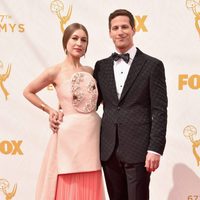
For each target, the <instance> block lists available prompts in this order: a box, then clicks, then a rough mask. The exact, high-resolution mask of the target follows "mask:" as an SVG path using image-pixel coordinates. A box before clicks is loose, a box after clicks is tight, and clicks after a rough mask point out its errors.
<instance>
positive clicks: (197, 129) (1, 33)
mask: <svg viewBox="0 0 200 200" xmlns="http://www.w3.org/2000/svg"><path fill="white" fill-rule="evenodd" d="M119 8H125V9H128V10H129V11H131V12H132V13H133V14H134V16H135V20H136V34H135V36H134V44H135V46H137V47H139V48H140V49H141V50H142V51H143V52H146V53H148V54H150V55H152V56H154V57H157V58H159V59H161V60H162V61H163V62H164V65H165V71H166V79H167V90H168V98H169V107H168V127H167V144H166V148H165V152H164V155H163V156H162V159H161V164H160V168H159V169H158V170H157V171H156V172H154V173H152V176H151V185H150V196H151V200H200V105H199V102H200V0H176V1H171V0H164V1H160V0H140V1H137V0H123V1H119V0H99V1H96V2H95V1H92V0H84V1H82V0H43V1H27V0H1V1H0V200H4V199H5V200H6V199H7V200H27V199H28V200H34V192H35V185H36V181H37V176H38V172H39V169H40V165H41V161H42V157H43V154H44V151H45V148H46V145H47V142H48V139H49V137H50V135H51V134H52V133H51V130H50V128H49V121H48V115H47V114H46V113H44V112H42V111H41V110H39V109H37V108H36V107H34V106H33V105H31V104H30V103H29V102H28V101H27V100H25V98H24V97H23V94H22V93H23V89H24V88H25V86H26V85H27V84H28V83H29V82H30V81H31V80H32V79H33V78H35V77H36V76H37V75H38V74H40V73H41V72H42V71H43V70H44V69H45V68H47V67H49V66H52V65H54V64H56V63H58V62H60V61H62V60H63V59H64V57H65V54H64V51H63V49H62V32H63V30H64V29H65V27H66V26H67V25H69V24H71V23H73V22H79V23H82V24H84V25H85V26H86V27H87V29H88V32H89V47H88V52H87V54H86V56H85V57H84V58H82V63H83V64H87V65H90V66H94V64H95V62H96V61H97V60H99V59H102V58H104V57H107V56H109V55H110V54H111V53H112V52H113V51H114V46H113V43H112V41H111V40H110V38H109V31H108V16H109V14H110V13H111V12H113V11H114V10H115V9H119ZM39 95H40V97H41V98H43V99H44V100H45V101H47V102H48V103H49V104H50V105H52V106H55V107H57V104H58V102H57V99H56V94H55V91H54V88H53V87H52V86H51V85H49V86H48V87H47V88H45V89H44V90H43V91H41V92H40V93H39ZM98 112H99V114H100V115H101V114H102V108H100V109H99V111H98ZM107 199H108V197H107Z"/></svg>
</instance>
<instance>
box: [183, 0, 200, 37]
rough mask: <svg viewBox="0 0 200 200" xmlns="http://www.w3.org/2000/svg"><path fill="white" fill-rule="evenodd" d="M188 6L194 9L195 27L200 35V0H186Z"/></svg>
mask: <svg viewBox="0 0 200 200" xmlns="http://www.w3.org/2000/svg"><path fill="white" fill-rule="evenodd" d="M186 6H187V8H190V9H192V12H193V14H194V15H195V27H196V29H197V31H198V33H199V36H200V0H186Z"/></svg>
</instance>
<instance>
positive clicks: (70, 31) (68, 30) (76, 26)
mask: <svg viewBox="0 0 200 200" xmlns="http://www.w3.org/2000/svg"><path fill="white" fill-rule="evenodd" d="M79 29H81V30H83V31H84V32H85V34H86V36H87V46H88V40H89V37H88V31H87V29H86V28H85V26H83V25H82V24H79V23H73V24H70V25H69V26H67V28H66V29H65V31H64V34H63V39H62V44H63V49H64V51H65V52H66V46H67V43H68V40H69V38H70V37H71V35H72V34H73V33H74V32H75V31H76V30H79ZM87 46H86V49H85V52H86V51H87ZM66 53H67V52H66Z"/></svg>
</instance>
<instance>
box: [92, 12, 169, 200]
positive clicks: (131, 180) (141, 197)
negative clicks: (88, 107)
mask: <svg viewBox="0 0 200 200" xmlns="http://www.w3.org/2000/svg"><path fill="white" fill-rule="evenodd" d="M109 34H110V38H111V39H112V40H113V43H114V45H115V49H116V51H117V54H116V53H113V54H112V55H111V56H110V57H108V58H106V59H103V60H100V61H97V63H96V65H95V69H94V77H95V78H96V80H97V84H98V89H99V101H98V105H99V104H100V103H101V102H102V103H103V116H102V124H101V144H100V145H101V161H102V166H103V170H104V174H105V179H106V185H107V189H108V193H109V197H110V199H111V200H148V199H149V182H150V174H151V172H153V171H155V170H156V169H157V168H158V167H159V163H160V156H161V155H162V154H163V151H164V147H165V142H166V139H165V135H166V125H167V92H166V83H165V73H164V66H163V63H162V62H161V61H160V60H158V59H156V58H153V57H150V56H148V55H146V54H144V53H143V52H142V51H140V50H139V49H138V48H136V47H135V46H134V42H133V36H134V34H135V24H134V18H133V15H132V14H131V13H130V12H129V11H127V10H123V9H119V10H115V11H114V12H113V13H111V14H110V16H109ZM129 57H130V58H129Z"/></svg>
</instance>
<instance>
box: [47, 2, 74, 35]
mask: <svg viewBox="0 0 200 200" xmlns="http://www.w3.org/2000/svg"><path fill="white" fill-rule="evenodd" d="M50 9H51V12H52V13H54V14H56V15H57V17H58V19H59V20H60V28H61V31H62V32H64V30H65V28H64V25H65V24H66V23H67V22H68V21H69V19H70V17H71V14H72V6H71V5H70V6H69V8H68V11H67V15H66V16H62V15H61V13H62V12H63V11H64V4H63V2H62V1H60V0H53V1H52V2H51V5H50Z"/></svg>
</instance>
